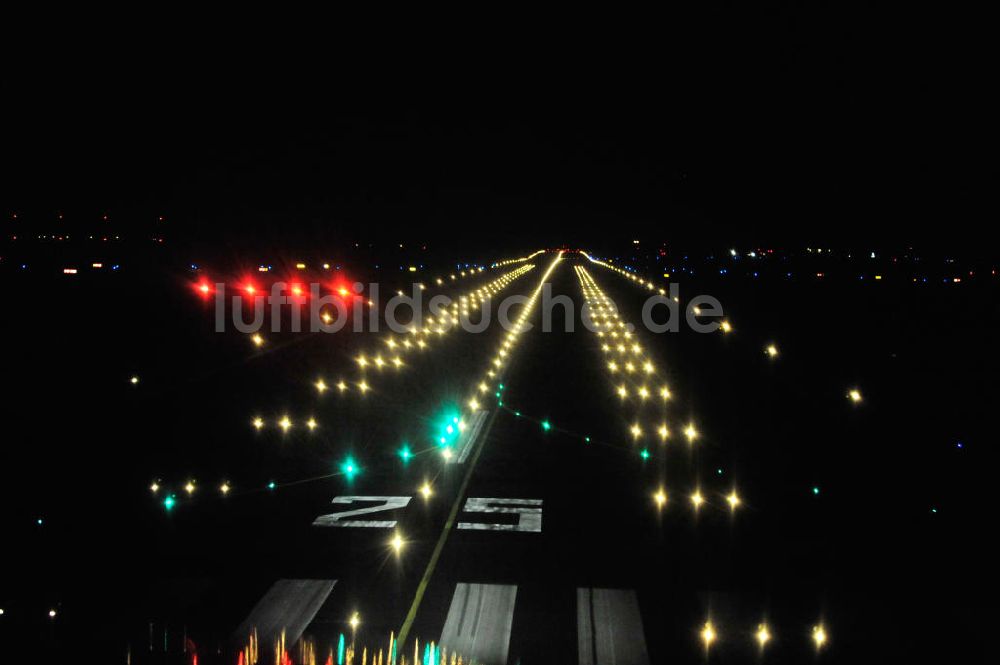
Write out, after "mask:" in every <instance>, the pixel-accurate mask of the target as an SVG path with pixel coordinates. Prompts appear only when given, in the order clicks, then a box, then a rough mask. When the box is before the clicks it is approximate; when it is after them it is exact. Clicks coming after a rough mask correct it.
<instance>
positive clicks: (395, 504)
mask: <svg viewBox="0 0 1000 665" xmlns="http://www.w3.org/2000/svg"><path fill="white" fill-rule="evenodd" d="M410 498H411V497H408V496H338V497H334V499H333V502H334V503H340V504H352V503H359V502H360V503H365V502H369V503H370V502H377V503H378V504H379V505H376V506H367V507H365V508H355V509H354V510H344V511H342V512H339V513H330V514H329V515H320V516H319V517H317V518H316V519H315V520H314V521H313V526H346V527H369V528H373V529H391V528H393V527H394V526H396V520H349V519H346V518H348V517H359V516H361V515H371V514H372V513H381V512H384V511H386V510H396V509H398V508H406V506H407V504H409V503H410Z"/></svg>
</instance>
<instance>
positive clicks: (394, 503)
mask: <svg viewBox="0 0 1000 665" xmlns="http://www.w3.org/2000/svg"><path fill="white" fill-rule="evenodd" d="M411 498H413V497H409V496H338V497H335V498H334V499H333V503H336V504H340V505H351V504H356V503H362V504H364V503H374V504H375V505H371V506H364V507H361V508H353V509H351V510H342V511H340V512H339V513H330V514H328V515H320V516H319V517H317V518H316V519H315V520H314V521H313V526H338V527H352V528H370V529H392V528H394V527H395V526H396V520H388V519H369V518H365V519H357V518H359V517H365V516H368V515H371V514H373V513H382V512H385V511H387V510H399V509H401V508H406V506H408V505H409V503H410V499H411ZM463 512H466V513H486V514H502V515H516V516H517V519H516V520H515V521H514V522H513V523H511V522H509V521H505V522H501V523H500V524H491V523H489V522H459V523H458V528H459V529H469V530H475V531H520V532H522V533H541V531H542V500H541V499H484V498H478V497H469V498H468V499H466V500H465V509H464V511H463ZM507 519H508V520H509V518H507Z"/></svg>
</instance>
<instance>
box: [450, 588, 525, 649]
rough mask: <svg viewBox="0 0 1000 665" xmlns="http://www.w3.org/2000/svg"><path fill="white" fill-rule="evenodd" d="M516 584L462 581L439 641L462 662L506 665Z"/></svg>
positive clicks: (452, 599) (456, 589)
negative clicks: (467, 582)
mask: <svg viewBox="0 0 1000 665" xmlns="http://www.w3.org/2000/svg"><path fill="white" fill-rule="evenodd" d="M516 597H517V587H516V586H510V585H500V584H465V583H459V584H458V585H456V587H455V594H454V595H453V596H452V598H451V606H450V607H449V608H448V618H447V619H446V620H445V623H444V630H443V631H442V633H441V640H440V644H441V646H442V648H444V649H447V650H448V651H449V652H454V653H457V654H459V655H461V656H462V659H463V662H468V661H470V660H471V661H475V662H476V663H482V664H483V665H506V664H507V651H508V649H509V648H510V629H511V625H512V624H513V622H514V600H515V598H516Z"/></svg>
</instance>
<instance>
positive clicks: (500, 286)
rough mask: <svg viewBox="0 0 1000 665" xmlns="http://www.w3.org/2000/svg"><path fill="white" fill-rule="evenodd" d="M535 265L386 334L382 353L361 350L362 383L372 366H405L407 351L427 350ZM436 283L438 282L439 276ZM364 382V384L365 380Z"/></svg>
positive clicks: (507, 275) (360, 368)
mask: <svg viewBox="0 0 1000 665" xmlns="http://www.w3.org/2000/svg"><path fill="white" fill-rule="evenodd" d="M534 267H535V266H534V265H533V264H528V265H523V266H520V267H518V268H516V269H514V270H511V271H509V272H507V273H504V274H502V275H500V276H499V277H497V278H496V279H493V280H491V281H490V282H488V283H486V284H484V285H482V286H480V287H479V288H477V289H474V290H471V291H469V292H467V293H465V294H463V295H461V296H459V298H458V299H457V300H455V301H453V302H452V303H451V304H450V305H448V306H447V307H445V308H444V309H443V310H442V311H441V312H440V313H439V314H438V316H437V318H435V317H432V316H428V317H425V318H424V319H423V322H422V325H421V326H420V327H416V326H413V327H411V328H410V329H409V332H408V333H407V334H405V335H403V336H388V337H386V338H385V339H384V340H383V343H384V344H385V347H386V351H385V354H384V355H383V353H381V352H380V353H375V354H371V353H367V354H366V353H361V354H359V355H358V356H356V357H355V363H356V364H357V368H358V371H359V372H361V373H362V379H363V380H362V383H364V378H365V377H364V372H365V371H366V370H367V369H368V368H371V367H374V368H375V369H377V370H382V369H385V368H388V367H392V368H394V369H397V370H398V369H401V368H403V367H404V366H405V365H406V363H405V361H404V357H405V355H406V354H407V353H410V352H412V351H421V350H423V349H426V348H428V347H429V346H430V344H431V343H432V342H433V340H434V339H435V338H437V337H440V336H443V335H445V334H446V333H448V332H451V331H453V330H455V329H457V328H458V327H459V326H460V325H461V322H462V320H463V319H465V320H468V319H469V316H470V312H474V311H475V310H476V309H478V308H481V307H482V306H483V305H484V303H486V302H487V301H488V300H489V299H491V298H492V297H493V296H495V295H497V294H499V293H500V292H501V291H503V290H504V289H506V288H507V287H509V286H510V285H511V284H512V283H513V282H514V281H515V280H517V279H519V278H521V277H523V276H524V275H526V274H528V273H529V272H530V271H531V270H533V269H534ZM476 272H482V269H481V268H480V269H478V271H476ZM466 274H467V273H465V272H464V271H463V272H462V273H461V275H462V276H463V277H465V276H466ZM438 283H441V280H440V279H439V280H438ZM365 385H366V386H367V383H366V384H365ZM321 392H322V391H321ZM341 392H343V390H342V391H341Z"/></svg>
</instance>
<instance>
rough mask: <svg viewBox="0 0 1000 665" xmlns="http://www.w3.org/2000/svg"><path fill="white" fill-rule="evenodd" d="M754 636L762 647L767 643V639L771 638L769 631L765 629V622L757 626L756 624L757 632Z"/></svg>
mask: <svg viewBox="0 0 1000 665" xmlns="http://www.w3.org/2000/svg"><path fill="white" fill-rule="evenodd" d="M755 637H756V638H757V644H759V645H760V647H761V648H762V649H763V648H764V645H765V644H767V643H768V641H769V640H770V639H771V632H770V631H769V630H768V629H767V624H766V623H762V624H760V625H759V626H757V632H756V634H755Z"/></svg>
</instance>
